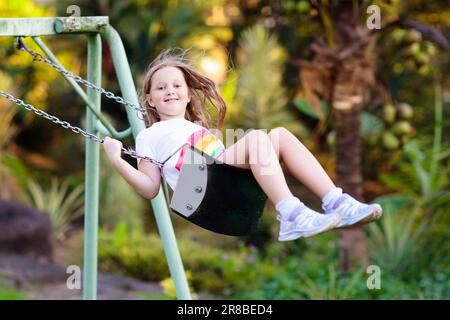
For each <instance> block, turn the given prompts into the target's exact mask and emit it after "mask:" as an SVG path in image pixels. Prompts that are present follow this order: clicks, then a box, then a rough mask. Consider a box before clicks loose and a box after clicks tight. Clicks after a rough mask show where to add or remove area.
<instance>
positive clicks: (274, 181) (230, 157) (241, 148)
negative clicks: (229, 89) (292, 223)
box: [218, 130, 293, 205]
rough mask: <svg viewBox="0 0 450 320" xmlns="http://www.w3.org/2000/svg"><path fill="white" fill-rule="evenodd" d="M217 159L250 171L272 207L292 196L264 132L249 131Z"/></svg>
mask: <svg viewBox="0 0 450 320" xmlns="http://www.w3.org/2000/svg"><path fill="white" fill-rule="evenodd" d="M218 159H219V160H221V161H223V162H225V163H226V164H229V165H234V166H237V167H241V168H245V169H251V170H252V173H253V176H254V177H255V179H256V181H257V182H258V184H259V185H260V186H261V188H262V189H263V191H264V192H265V193H266V195H267V196H268V198H269V199H270V201H271V202H272V203H273V204H274V205H275V204H277V203H278V202H279V201H280V200H282V199H285V198H287V197H292V196H293V195H292V193H291V191H290V190H289V187H288V185H287V183H286V179H285V177H284V173H283V170H282V168H281V166H280V162H279V159H278V156H277V154H276V151H275V149H274V147H273V146H272V143H271V141H270V138H269V136H268V135H267V133H265V132H264V131H261V130H252V131H250V132H249V133H247V134H246V135H245V136H244V137H243V138H242V139H240V140H239V141H237V142H236V143H235V144H233V145H232V146H230V147H228V148H227V149H226V150H225V151H224V153H223V154H222V155H221V156H220V157H218Z"/></svg>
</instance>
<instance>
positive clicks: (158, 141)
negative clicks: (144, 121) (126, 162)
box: [136, 118, 225, 190]
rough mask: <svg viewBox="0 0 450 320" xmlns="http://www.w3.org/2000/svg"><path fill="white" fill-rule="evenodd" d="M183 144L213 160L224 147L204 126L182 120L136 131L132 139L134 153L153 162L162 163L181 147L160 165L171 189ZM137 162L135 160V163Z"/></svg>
mask: <svg viewBox="0 0 450 320" xmlns="http://www.w3.org/2000/svg"><path fill="white" fill-rule="evenodd" d="M186 143H188V144H190V145H192V146H194V147H196V148H197V149H198V150H201V151H203V152H204V153H206V154H208V155H210V156H211V157H213V158H215V159H217V157H218V156H220V155H221V154H222V153H223V151H224V150H225V146H224V145H223V143H222V141H220V139H218V138H217V137H216V136H214V135H213V134H212V133H211V131H209V130H208V129H206V128H205V127H203V126H201V125H198V124H196V123H193V122H191V121H189V120H186V119H181V118H176V119H169V120H164V121H159V122H155V123H154V124H153V125H152V126H151V127H149V128H146V129H144V130H142V131H141V132H139V134H138V135H137V137H136V152H137V153H138V154H139V155H142V156H147V157H149V158H152V159H154V160H156V161H159V162H163V161H165V160H166V159H167V158H168V157H169V156H170V155H171V154H173V153H174V152H175V151H176V150H177V149H178V148H180V147H181V146H182V145H185V146H184V147H183V148H181V149H180V150H179V151H178V152H176V153H175V154H174V155H173V156H172V157H171V158H170V159H169V160H167V162H166V163H165V164H164V168H163V172H162V174H163V175H164V177H165V179H166V181H167V183H168V184H169V186H170V187H171V188H172V190H175V186H176V184H177V181H178V176H179V174H180V171H181V166H182V164H183V157H184V154H185V150H186V148H187V147H188V145H186ZM139 161H140V159H138V164H139Z"/></svg>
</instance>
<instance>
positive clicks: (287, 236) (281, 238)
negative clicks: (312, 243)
mask: <svg viewBox="0 0 450 320" xmlns="http://www.w3.org/2000/svg"><path fill="white" fill-rule="evenodd" d="M339 222H341V220H340V218H339V216H338V215H336V219H334V221H332V223H330V224H329V225H328V226H326V228H325V229H320V230H319V231H314V232H309V233H303V234H301V232H300V231H291V232H288V233H286V234H284V235H283V236H279V237H278V240H279V241H291V240H296V239H299V238H310V237H313V236H315V235H318V234H321V233H324V232H326V231H328V230H331V229H334V228H336V226H337V225H338V224H339Z"/></svg>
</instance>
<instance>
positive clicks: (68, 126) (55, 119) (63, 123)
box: [0, 90, 164, 168]
mask: <svg viewBox="0 0 450 320" xmlns="http://www.w3.org/2000/svg"><path fill="white" fill-rule="evenodd" d="M0 96H2V97H4V98H5V99H7V100H9V101H11V102H14V103H15V104H17V105H19V106H21V107H24V108H25V109H26V110H28V111H33V112H34V113H35V114H37V115H38V116H42V117H44V118H46V119H48V120H50V121H52V122H53V123H56V124H57V125H60V126H62V127H63V128H65V129H70V130H72V131H73V132H75V133H78V134H81V135H83V136H84V137H86V138H89V139H91V140H94V141H96V142H99V143H104V142H105V140H104V139H101V138H99V137H98V136H96V135H95V134H92V133H89V132H86V131H84V130H83V129H81V128H79V127H76V126H72V125H71V124H70V123H68V122H67V121H61V120H60V119H59V118H58V117H56V116H52V115H50V114H48V113H46V112H45V111H43V110H40V109H38V108H36V107H34V106H32V105H31V104H29V103H26V102H24V101H23V100H21V99H19V98H15V97H14V96H12V95H10V94H9V93H6V92H4V91H2V90H0ZM122 152H123V153H124V154H128V155H129V156H131V157H133V158H135V159H141V160H145V161H149V162H151V163H153V164H155V165H157V166H158V167H159V168H162V167H163V166H164V163H161V162H159V161H156V160H154V159H151V158H149V157H145V156H141V155H139V154H137V153H136V151H134V150H132V149H131V148H130V149H125V148H124V147H122Z"/></svg>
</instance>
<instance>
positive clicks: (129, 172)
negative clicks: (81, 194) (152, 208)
mask: <svg viewBox="0 0 450 320" xmlns="http://www.w3.org/2000/svg"><path fill="white" fill-rule="evenodd" d="M103 147H104V150H105V152H106V155H107V157H108V159H109V160H110V161H111V163H112V165H113V166H114V168H115V169H116V170H117V171H118V172H119V173H120V175H121V176H122V177H123V178H124V179H125V181H127V182H128V184H129V185H131V186H132V187H133V189H134V190H135V191H136V192H137V193H139V194H140V195H141V196H143V197H144V198H147V199H153V198H154V197H156V196H157V195H158V192H159V188H160V185H161V172H160V169H159V168H158V166H156V165H154V164H153V163H150V162H147V161H141V162H140V163H139V170H136V169H135V168H134V167H133V166H132V165H130V164H129V163H128V162H126V161H125V160H123V159H122V158H121V149H122V143H121V142H120V141H118V140H115V139H111V138H109V137H106V138H105V142H104V143H103Z"/></svg>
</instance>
